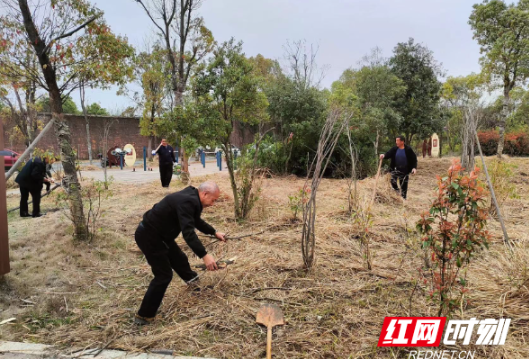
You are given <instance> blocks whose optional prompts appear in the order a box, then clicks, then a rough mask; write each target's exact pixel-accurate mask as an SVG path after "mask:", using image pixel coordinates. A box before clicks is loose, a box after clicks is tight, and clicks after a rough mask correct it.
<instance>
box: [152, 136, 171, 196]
mask: <svg viewBox="0 0 529 359" xmlns="http://www.w3.org/2000/svg"><path fill="white" fill-rule="evenodd" d="M155 154H158V161H159V166H160V181H161V182H162V187H165V188H167V187H169V185H170V184H171V179H172V178H173V164H174V163H176V157H175V153H174V149H173V148H172V147H171V146H169V145H168V144H167V140H166V139H165V138H163V139H162V142H161V143H160V145H159V146H158V148H157V149H156V150H154V151H153V155H155Z"/></svg>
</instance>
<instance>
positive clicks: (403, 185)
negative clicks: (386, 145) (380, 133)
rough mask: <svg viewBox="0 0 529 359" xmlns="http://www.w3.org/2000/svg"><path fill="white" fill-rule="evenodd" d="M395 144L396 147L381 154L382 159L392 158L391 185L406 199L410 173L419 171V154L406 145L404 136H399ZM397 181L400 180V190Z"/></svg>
mask: <svg viewBox="0 0 529 359" xmlns="http://www.w3.org/2000/svg"><path fill="white" fill-rule="evenodd" d="M395 144H396V146H395V147H393V148H391V149H390V150H389V151H388V152H386V153H385V154H383V155H380V159H390V160H391V163H390V168H391V186H392V187H393V189H394V190H395V191H397V192H400V194H401V196H402V198H404V199H406V197H407V195H408V180H409V176H410V173H411V174H415V173H416V172H417V155H416V154H415V152H413V149H412V148H411V147H410V146H407V145H406V138H405V137H404V136H398V137H397V138H396V139H395ZM397 181H398V182H400V190H399V186H398V183H397Z"/></svg>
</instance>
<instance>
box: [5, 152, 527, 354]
mask: <svg viewBox="0 0 529 359" xmlns="http://www.w3.org/2000/svg"><path fill="white" fill-rule="evenodd" d="M507 161H508V163H510V164H513V165H514V166H515V167H514V169H513V171H514V176H513V179H512V183H514V184H515V187H516V192H517V194H518V196H519V198H513V199H507V200H506V201H505V202H504V204H503V213H504V215H505V217H506V223H507V229H508V232H509V235H510V236H511V238H512V240H513V241H514V243H515V246H516V250H515V254H514V255H512V256H511V255H509V253H508V251H507V250H506V247H505V246H504V245H503V243H502V234H501V233H502V232H501V227H500V225H499V222H497V221H496V220H494V219H491V220H489V223H488V229H489V230H490V231H491V233H492V237H493V240H492V244H491V245H490V249H489V250H486V251H483V252H481V253H480V254H478V256H477V257H476V259H475V261H474V262H472V264H471V266H470V269H469V271H468V273H467V278H468V280H469V283H470V289H471V290H470V292H469V293H468V294H467V299H468V302H467V303H466V304H465V305H464V306H462V307H461V309H460V310H459V311H457V312H456V313H454V317H453V318H455V319H459V318H461V319H470V318H473V317H476V318H479V319H485V318H500V317H506V318H511V319H512V324H511V328H510V332H509V335H508V337H507V342H506V345H504V346H497V347H494V346H491V347H473V346H471V347H470V348H467V347H460V348H449V349H451V350H457V349H460V350H476V356H475V357H476V358H497V359H499V358H509V359H516V358H528V357H529V345H528V343H527V340H528V334H529V289H528V287H529V267H528V262H529V234H528V233H529V224H528V219H529V198H528V197H527V192H528V191H529V159H527V158H518V159H508V160H507ZM450 163H451V159H448V158H443V159H426V160H423V161H420V166H419V172H418V174H417V175H415V176H413V177H412V179H411V181H410V185H409V186H410V190H409V191H410V192H409V199H408V201H407V203H406V204H405V205H403V204H402V202H401V201H400V200H399V199H398V198H396V197H392V196H389V197H387V198H386V197H384V198H381V199H380V200H377V201H376V202H375V206H374V209H373V213H374V219H373V224H372V231H371V241H372V251H373V269H372V270H371V271H369V270H367V269H366V268H365V264H364V259H363V257H362V252H361V249H360V245H359V241H358V238H359V235H358V234H359V230H360V229H359V228H358V225H357V224H356V223H355V221H354V220H352V219H351V217H350V216H349V215H347V211H346V209H347V181H346V180H332V179H326V180H323V181H322V184H321V186H320V190H319V192H318V210H317V220H316V235H317V239H316V264H315V266H314V267H313V269H312V270H311V271H309V272H308V273H307V272H306V271H305V270H304V269H303V260H302V257H301V249H300V237H301V226H300V224H299V222H296V221H292V220H291V217H292V212H291V210H290V208H289V205H288V196H289V195H294V194H296V193H297V192H298V191H299V189H300V188H301V187H302V186H303V183H304V179H300V178H296V177H293V176H290V177H273V178H268V179H264V180H263V181H262V192H261V196H260V197H261V198H260V200H259V201H258V202H257V204H256V207H255V208H254V210H253V212H252V214H251V216H250V218H249V219H248V220H247V221H245V222H243V223H237V222H235V221H234V219H233V217H234V216H233V201H232V195H231V188H230V186H229V182H228V178H227V177H226V176H215V175H210V176H204V177H197V178H194V179H193V181H194V184H198V183H200V182H201V181H202V180H205V179H214V180H216V181H217V182H218V183H219V186H220V187H221V190H222V191H223V195H222V196H221V199H220V200H219V201H218V203H217V204H216V206H214V207H212V208H209V209H207V210H205V212H204V214H203V218H204V219H205V220H206V221H208V222H209V223H211V224H212V225H214V227H215V228H217V230H219V231H225V232H228V233H229V234H231V235H233V236H235V235H244V234H250V233H258V232H261V231H264V233H262V234H258V235H254V236H249V237H246V238H244V239H242V240H234V241H231V242H228V243H227V244H225V245H218V244H214V245H211V246H208V247H207V248H208V250H209V251H210V253H212V254H213V255H214V256H215V257H216V258H225V259H228V258H233V257H236V258H237V259H236V262H235V264H233V265H231V266H229V267H228V268H227V269H224V270H220V271H217V272H208V273H205V274H203V275H202V276H201V287H202V291H201V292H194V291H191V290H189V289H188V288H187V287H186V286H185V285H184V283H183V282H182V281H181V280H180V279H179V278H176V277H175V278H174V279H173V282H172V283H171V285H170V287H169V289H168V291H167V293H166V296H165V300H164V302H163V304H162V307H161V309H160V314H159V317H157V321H156V323H155V324H154V325H152V326H146V327H136V326H135V325H134V324H133V316H134V313H135V312H136V310H137V308H138V306H139V304H140V301H141V299H142V296H143V294H144V292H145V290H146V288H147V286H148V284H149V281H150V279H151V278H152V275H151V273H150V268H149V267H148V265H147V264H146V262H145V260H144V258H143V256H142V255H141V253H140V252H138V249H137V247H136V244H135V242H134V231H135V229H136V226H137V225H138V223H139V222H140V220H141V217H142V215H143V213H144V212H145V211H146V210H148V209H149V208H151V207H152V205H153V204H154V203H156V202H157V201H159V200H160V199H161V198H163V196H164V195H166V194H168V193H170V192H172V191H176V190H179V189H181V188H183V185H182V184H180V183H174V182H173V184H172V185H171V189H170V191H167V190H165V189H162V188H158V187H159V186H158V183H156V182H155V183H152V184H114V185H113V188H112V189H113V192H114V195H113V196H112V197H110V198H109V199H105V200H104V201H103V203H102V208H103V209H104V213H103V217H102V218H101V220H100V222H99V227H100V230H99V233H98V235H97V237H96V239H94V241H92V242H91V243H74V242H73V241H72V239H71V238H72V237H71V235H72V229H71V226H70V223H69V221H68V219H67V218H66V216H65V211H64V209H63V208H61V206H60V205H58V204H57V203H56V202H55V200H54V198H53V197H54V196H50V197H51V198H49V197H48V198H46V199H44V200H43V207H44V211H47V212H48V214H47V215H46V216H45V217H42V218H38V219H25V218H24V219H22V218H19V217H18V215H17V214H16V213H12V214H10V215H9V235H10V245H11V259H12V272H11V273H10V274H9V275H7V276H5V277H4V279H3V280H2V282H1V283H0V321H1V320H3V319H6V318H11V317H16V318H17V320H16V321H15V322H13V323H10V324H5V325H2V326H0V338H1V339H4V340H14V341H29V342H38V343H44V344H56V345H59V346H62V347H65V348H79V349H82V348H85V347H106V348H109V349H110V348H113V349H124V350H132V351H138V352H140V351H149V350H153V349H168V350H174V351H175V354H178V355H196V356H209V357H217V358H262V357H264V355H265V354H264V353H265V342H266V329H265V328H263V327H261V326H259V325H257V324H256V323H255V314H256V312H257V310H258V309H259V307H260V305H261V303H263V302H270V303H276V304H278V305H279V306H280V307H281V308H282V310H283V313H284V315H285V318H286V321H287V324H286V325H285V326H283V327H278V328H276V329H275V330H274V340H273V352H274V357H276V358H407V355H406V354H407V352H408V351H409V349H410V348H377V342H378V338H379V335H380V331H381V326H382V322H383V319H384V317H386V316H435V315H436V314H437V307H436V306H435V305H434V304H432V303H431V302H430V301H429V300H428V292H429V289H428V288H427V287H426V286H424V285H423V284H422V282H418V278H419V274H418V268H420V267H422V266H423V251H422V250H421V249H420V237H419V236H418V235H417V233H416V232H415V223H416V222H417V220H418V219H419V215H420V213H421V212H424V211H426V210H428V209H429V203H430V202H431V200H432V198H433V191H434V189H435V185H436V178H435V176H436V175H442V174H444V173H446V170H447V169H448V167H449V166H450ZM373 185H374V179H372V178H369V179H365V180H363V181H360V182H359V193H360V202H361V203H364V204H365V203H366V202H367V201H368V199H369V198H370V196H371V191H372V188H373ZM379 187H380V188H383V189H385V190H386V191H387V192H389V189H388V187H389V183H388V180H387V177H384V178H382V180H381V181H380V182H379ZM17 202H18V197H17V196H15V195H10V196H9V197H8V207H9V208H12V207H15V206H16V205H17ZM211 241H212V240H211V239H210V238H203V242H204V243H205V244H207V243H210V242H211ZM177 243H179V244H180V245H181V247H182V248H183V249H184V250H185V251H186V253H188V254H189V256H190V262H191V264H192V265H197V264H200V263H201V260H199V259H198V258H196V257H195V256H193V255H192V254H191V252H190V251H189V249H188V248H187V246H186V245H185V242H184V241H183V240H182V238H181V237H180V238H178V239H177ZM418 283H419V284H418Z"/></svg>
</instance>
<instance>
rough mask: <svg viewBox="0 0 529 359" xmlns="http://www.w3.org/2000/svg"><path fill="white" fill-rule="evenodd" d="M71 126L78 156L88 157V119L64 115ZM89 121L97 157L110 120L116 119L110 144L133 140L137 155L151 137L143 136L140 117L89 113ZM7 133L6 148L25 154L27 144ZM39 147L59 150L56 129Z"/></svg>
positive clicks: (116, 144) (47, 135) (111, 129)
mask: <svg viewBox="0 0 529 359" xmlns="http://www.w3.org/2000/svg"><path fill="white" fill-rule="evenodd" d="M64 116H65V117H66V119H67V120H68V123H69V125H70V133H71V136H72V146H73V147H74V149H75V150H76V151H77V153H78V156H79V159H88V145H87V141H86V121H85V119H84V117H83V116H76V115H64ZM40 118H41V119H42V120H43V121H44V123H47V122H48V121H49V119H50V118H51V116H50V115H47V114H43V115H41V116H40ZM88 119H89V122H90V140H91V143H92V156H93V158H97V154H98V153H99V152H101V151H102V140H103V130H104V125H105V123H106V122H108V121H112V120H114V122H113V123H112V126H111V127H110V132H109V136H108V146H109V147H113V146H119V147H121V148H123V146H125V145H126V144H127V143H130V144H132V145H133V146H134V148H135V149H136V152H137V153H138V156H140V154H141V153H142V151H143V146H148V144H149V139H148V138H147V137H144V136H142V135H140V128H139V121H140V120H139V118H137V117H114V116H88ZM9 130H10V129H6V130H5V131H4V132H5V134H4V140H5V147H6V148H10V149H12V150H13V151H15V152H19V153H22V152H24V150H25V148H26V147H25V145H24V143H22V142H20V143H16V142H15V143H13V142H12V141H10V136H9V133H10V131H9ZM37 147H38V148H41V149H50V150H53V151H54V152H55V153H59V145H58V143H57V137H55V132H54V131H53V130H50V131H49V132H48V133H46V135H45V136H44V138H42V140H41V141H40V142H39V144H38V146H37Z"/></svg>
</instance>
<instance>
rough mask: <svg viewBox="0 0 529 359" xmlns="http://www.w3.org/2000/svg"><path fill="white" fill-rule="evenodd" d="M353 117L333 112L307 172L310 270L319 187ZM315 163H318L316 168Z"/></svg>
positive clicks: (305, 241)
mask: <svg viewBox="0 0 529 359" xmlns="http://www.w3.org/2000/svg"><path fill="white" fill-rule="evenodd" d="M351 117H352V114H350V113H344V112H343V111H342V110H341V109H333V110H331V112H330V114H329V116H328V117H327V120H326V121H325V124H324V125H323V128H322V130H321V135H320V139H319V141H318V149H317V151H316V157H315V159H314V160H313V161H312V164H311V166H310V168H309V170H308V172H307V180H306V182H305V186H304V189H306V188H307V185H308V182H309V177H310V174H311V172H312V181H311V185H310V197H309V199H308V201H307V203H305V204H304V206H303V231H302V235H301V252H302V254H303V262H304V263H305V267H306V268H307V269H310V268H311V267H312V264H313V262H314V244H315V241H316V236H315V233H314V223H315V222H316V194H317V191H318V186H319V185H320V182H321V180H322V178H323V175H324V173H325V170H326V169H327V165H328V164H329V161H330V158H331V155H332V153H333V152H334V148H335V147H336V144H337V143H338V139H339V138H340V135H341V134H342V131H343V129H344V127H345V125H346V124H347V123H348V122H349V120H350V119H351ZM314 161H315V162H316V166H315V167H314ZM313 168H314V170H313Z"/></svg>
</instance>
